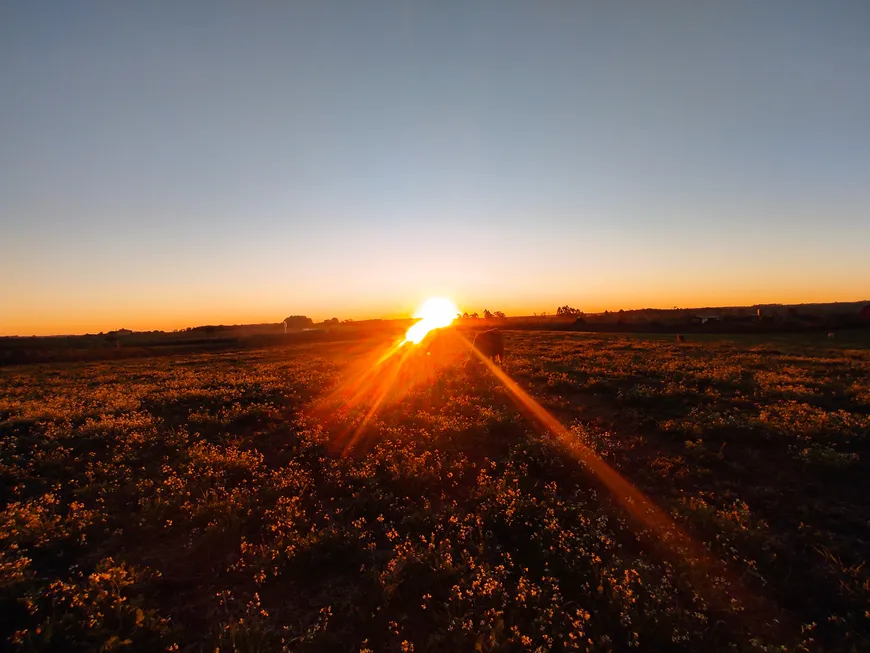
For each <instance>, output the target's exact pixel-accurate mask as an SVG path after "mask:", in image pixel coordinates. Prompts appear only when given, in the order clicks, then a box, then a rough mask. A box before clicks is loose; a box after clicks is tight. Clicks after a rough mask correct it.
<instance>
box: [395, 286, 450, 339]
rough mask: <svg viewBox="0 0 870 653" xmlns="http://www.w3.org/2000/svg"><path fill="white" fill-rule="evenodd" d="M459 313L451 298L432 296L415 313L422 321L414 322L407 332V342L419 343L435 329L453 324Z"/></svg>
mask: <svg viewBox="0 0 870 653" xmlns="http://www.w3.org/2000/svg"><path fill="white" fill-rule="evenodd" d="M458 315H459V309H457V308H456V304H454V303H453V302H452V301H450V300H449V299H446V298H444V297H432V298H430V299H427V300H426V302H425V303H424V304H423V305H422V306H421V307H420V308H419V310H418V311H417V312H416V313H414V317H415V318H418V319H419V320H420V321H419V322H417V323H416V324H414V325H413V326H412V327H411V328H410V329H408V332H407V333H406V334H405V342H413V343H414V344H418V343H419V342H420V341H421V340H423V338H425V337H426V334H427V333H429V332H430V331H432V330H433V329H443V328H444V327H448V326H450V325H451V324H453V321H454V320H455V319H456V318H457V316H458Z"/></svg>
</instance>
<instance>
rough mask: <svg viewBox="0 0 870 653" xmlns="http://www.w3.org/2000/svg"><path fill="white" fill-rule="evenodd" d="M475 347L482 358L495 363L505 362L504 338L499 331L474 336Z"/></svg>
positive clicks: (493, 330) (491, 330)
mask: <svg viewBox="0 0 870 653" xmlns="http://www.w3.org/2000/svg"><path fill="white" fill-rule="evenodd" d="M473 346H474V348H475V349H476V350H477V351H478V352H480V354H481V355H482V356H485V357H486V358H489V359H490V360H492V361H493V362H498V363H499V364H501V362H502V361H503V360H504V337H502V334H501V331H499V330H498V329H489V330H488V331H481V332H480V333H478V334H477V335H476V336H474V343H473Z"/></svg>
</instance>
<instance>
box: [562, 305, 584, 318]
mask: <svg viewBox="0 0 870 653" xmlns="http://www.w3.org/2000/svg"><path fill="white" fill-rule="evenodd" d="M556 315H561V316H564V317H580V316H581V315H583V311H581V310H580V309H579V308H572V307H571V306H568V304H565V305H564V306H560V307H559V308H557V309H556Z"/></svg>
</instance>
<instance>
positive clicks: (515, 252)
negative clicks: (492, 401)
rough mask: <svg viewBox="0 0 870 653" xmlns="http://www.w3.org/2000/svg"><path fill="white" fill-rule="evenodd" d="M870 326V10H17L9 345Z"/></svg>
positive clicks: (7, 200) (253, 6)
mask: <svg viewBox="0 0 870 653" xmlns="http://www.w3.org/2000/svg"><path fill="white" fill-rule="evenodd" d="M433 294H444V295H448V296H450V297H452V298H453V299H454V300H455V301H456V302H457V303H458V304H459V305H460V308H468V309H471V310H478V311H480V310H482V309H483V308H489V309H490V310H499V309H500V310H503V311H505V312H507V313H509V314H511V313H513V314H528V313H531V312H533V311H542V310H549V311H553V310H554V309H555V307H556V306H557V305H560V304H564V303H570V304H571V305H573V306H576V307H578V308H581V309H584V310H587V311H594V310H603V309H605V308H609V309H619V308H625V309H628V308H637V307H643V306H659V307H671V306H674V305H680V306H698V305H716V304H751V303H756V302H802V301H832V300H859V299H866V298H868V297H870V3H868V2H866V0H855V1H852V2H849V1H843V2H838V1H836V0H834V1H830V2H823V1H822V0H816V1H814V2H803V1H800V0H798V1H792V0H789V1H782V2H774V1H770V2H738V1H734V0H728V1H723V2H718V3H713V2H694V1H689V0H687V1H685V2H639V1H638V2H619V1H616V2H582V3H581V2H567V1H566V2H511V1H506V0H499V1H494V2H458V1H457V2H450V1H448V2H427V3H420V2H364V3H363V2H350V1H348V2H343V3H335V2H325V1H317V2H314V1H312V2H279V3H256V2H253V3H241V2H232V3H230V2H226V3H224V2H139V3H126V2H60V1H58V2H53V3H44V2H38V1H36V2H34V1H27V2H24V1H20V2H19V1H14V0H13V1H7V2H3V3H2V4H0V334H48V333H70V332H85V331H90V332H96V331H100V330H109V329H115V328H119V327H122V326H123V327H127V328H133V329H151V328H163V329H172V328H179V327H184V326H191V325H196V324H206V323H224V324H231V323H243V322H263V321H267V322H276V321H279V320H281V319H283V318H284V317H285V316H286V315H288V314H294V313H304V314H307V315H310V316H312V317H314V318H315V319H323V318H327V317H332V316H337V317H340V318H347V317H353V318H363V317H374V316H394V315H401V314H407V313H410V312H412V311H413V309H414V307H415V306H416V305H417V304H419V303H420V302H421V301H422V300H423V299H425V298H426V297H427V296H429V295H433Z"/></svg>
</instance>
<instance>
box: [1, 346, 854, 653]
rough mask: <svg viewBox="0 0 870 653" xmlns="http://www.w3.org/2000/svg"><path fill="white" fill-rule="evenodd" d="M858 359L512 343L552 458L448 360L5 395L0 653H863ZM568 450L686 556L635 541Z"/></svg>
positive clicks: (229, 356) (198, 358)
mask: <svg viewBox="0 0 870 653" xmlns="http://www.w3.org/2000/svg"><path fill="white" fill-rule="evenodd" d="M865 335H866V333H865V334H859V335H858V336H856V338H858V339H857V340H854V341H850V340H849V339H848V338H838V339H836V340H830V341H829V340H828V339H827V338H824V337H813V338H808V337H798V336H792V337H789V338H785V337H783V338H779V339H776V340H773V339H768V340H766V341H762V340H760V337H757V336H751V337H750V336H747V337H742V338H739V339H736V340H731V341H726V340H719V341H717V340H713V339H712V338H708V339H705V340H701V338H700V337H691V338H689V339H688V342H686V343H685V344H678V343H676V342H674V341H673V338H672V337H661V338H656V337H650V338H638V337H634V336H629V335H614V336H608V335H601V336H593V335H586V334H579V333H553V332H547V333H545V332H522V333H521V332H510V331H508V332H506V339H507V351H508V360H507V363H506V367H505V370H506V372H507V374H509V376H510V377H511V378H512V379H514V380H515V381H516V382H517V383H518V384H519V386H520V387H522V388H524V389H525V390H526V391H528V392H529V393H530V394H531V395H532V396H533V397H536V398H537V400H538V401H540V402H541V404H542V405H543V407H544V408H545V409H546V410H547V411H548V412H549V413H550V414H551V415H553V416H554V417H555V418H556V419H558V420H559V422H560V423H561V424H562V425H564V426H565V427H566V429H567V430H566V432H564V433H561V434H555V433H553V432H552V431H547V430H542V429H540V428H538V427H536V426H535V422H534V421H533V420H532V419H530V416H529V411H528V410H527V409H526V408H525V407H523V406H522V405H518V402H517V401H516V399H515V395H514V394H513V393H511V392H510V391H509V390H508V389H507V388H506V386H505V385H504V384H502V383H500V382H499V381H498V380H497V378H496V377H495V376H494V375H493V374H472V373H470V372H467V371H466V370H465V369H464V368H463V366H462V363H463V362H464V360H465V357H466V353H465V351H464V350H463V348H462V347H460V346H456V347H453V348H446V349H439V350H438V352H439V353H438V355H437V356H431V357H426V356H411V357H409V358H408V359H407V360H406V361H405V364H404V366H403V367H402V368H401V369H399V368H397V367H396V366H395V364H394V363H392V362H391V360H392V359H390V360H388V362H387V363H385V364H384V366H383V367H384V369H383V373H382V374H380V375H376V376H374V377H371V376H366V372H367V371H369V370H371V369H372V363H373V361H374V360H376V359H377V357H378V356H379V354H380V349H379V347H380V345H378V344H376V342H378V341H371V340H369V341H350V342H328V341H322V342H307V343H306V342H299V343H296V344H290V345H284V346H281V347H271V348H268V349H249V350H245V351H236V352H216V353H215V352H212V353H209V352H205V353H195V354H190V353H188V354H178V355H173V356H162V357H149V358H139V359H132V360H115V361H102V362H86V363H76V364H69V363H67V364H54V365H29V366H16V367H7V368H5V369H2V370H0V507H2V511H0V637H2V639H3V640H4V641H5V642H6V643H5V644H4V647H10V648H13V649H18V650H26V651H48V650H64V651H90V650H106V651H111V650H138V651H155V650H170V651H172V650H191V651H200V650H202V651H214V650H221V651H265V650H281V649H282V648H286V649H287V650H294V651H296V650H299V651H315V650H316V651H367V650H368V651H454V650H455V651H466V650H467V651H474V650H477V651H526V650H538V651H549V650H593V651H610V650H614V651H622V650H646V651H663V650H676V651H680V650H682V651H720V650H729V651H730V650H742V651H786V650H787V651H801V650H832V651H864V650H870V612H868V610H870V574H868V571H867V569H866V568H865V567H864V561H865V558H866V555H867V541H868V537H870V473H868V472H870V468H868V461H870V448H868V442H870V349H868V347H867V344H868V343H867V341H866V337H865ZM119 351H123V348H122V349H120V350H119ZM394 358H395V357H394ZM387 379H394V380H395V382H393V383H392V384H390V385H387V384H386V380H387ZM375 405H377V410H376V411H372V410H371V409H372V408H373V407H374V406H375ZM370 413H371V416H370V417H368V419H366V416H367V415H369V414H370ZM589 450H591V451H594V452H595V454H596V455H597V456H600V457H601V458H602V459H603V460H604V461H606V462H607V463H608V464H609V465H610V466H611V467H613V468H614V469H616V470H618V471H619V472H620V473H621V474H622V475H623V476H624V477H625V478H626V479H627V480H628V481H629V482H631V483H632V484H633V485H634V486H635V487H637V488H638V489H639V490H641V491H642V492H643V493H644V494H646V496H648V497H649V498H650V499H652V500H653V501H654V502H655V503H656V504H657V505H658V506H660V507H661V508H662V509H663V510H664V512H665V513H666V514H667V515H669V516H670V518H672V519H673V520H675V521H676V523H677V524H679V526H680V527H681V528H682V529H683V530H684V531H685V532H686V533H688V535H689V537H690V538H691V539H692V541H694V542H696V543H698V545H699V550H701V551H702V552H703V553H702V554H693V553H690V552H687V551H686V550H685V549H683V548H682V547H678V546H676V545H675V544H674V543H673V542H670V543H669V542H663V541H662V540H661V538H660V536H659V534H654V533H653V532H652V531H651V530H650V529H649V528H647V527H646V526H645V525H644V523H643V522H641V521H638V520H636V519H635V518H634V517H632V515H631V514H630V513H629V512H627V511H626V509H625V508H624V506H623V505H622V504H620V503H619V502H618V501H616V500H614V498H613V496H612V495H611V494H610V492H609V491H608V490H607V489H606V488H605V486H604V485H603V484H602V482H601V481H600V479H599V478H598V477H596V475H595V474H593V473H591V471H590V469H591V468H592V467H591V466H590V464H589V460H590V458H589V456H588V454H586V453H584V452H587V451H589ZM720 561H721V564H720Z"/></svg>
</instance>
